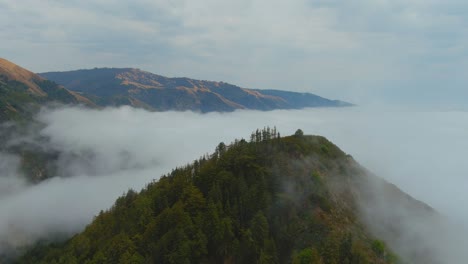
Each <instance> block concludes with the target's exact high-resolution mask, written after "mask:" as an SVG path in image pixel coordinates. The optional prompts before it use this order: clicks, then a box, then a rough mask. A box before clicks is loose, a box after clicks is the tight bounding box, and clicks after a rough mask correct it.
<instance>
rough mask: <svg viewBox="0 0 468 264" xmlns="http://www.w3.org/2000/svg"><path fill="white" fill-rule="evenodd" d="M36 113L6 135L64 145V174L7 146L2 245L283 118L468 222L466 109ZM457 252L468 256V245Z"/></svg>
mask: <svg viewBox="0 0 468 264" xmlns="http://www.w3.org/2000/svg"><path fill="white" fill-rule="evenodd" d="M36 120H37V121H39V122H40V123H42V124H43V126H40V127H36V128H34V129H31V131H30V132H29V133H27V134H26V135H22V136H21V137H11V138H10V139H9V140H8V143H7V144H9V145H13V146H14V145H15V144H20V143H21V142H29V143H30V144H32V145H34V146H36V147H40V148H43V149H51V150H56V151H58V152H60V153H61V154H60V156H59V158H58V160H59V166H58V170H57V175H56V176H55V177H53V178H51V179H49V180H46V181H44V182H41V183H40V184H37V185H33V184H29V183H27V182H26V181H25V177H24V175H21V174H20V173H19V170H18V166H19V164H20V161H19V158H18V157H15V156H13V155H11V154H7V153H0V173H1V175H0V254H1V253H5V251H7V250H9V249H11V248H15V247H21V246H24V245H27V244H28V243H31V242H34V241H38V240H40V239H46V238H48V237H50V235H52V236H59V235H63V234H65V235H71V234H73V233H76V232H79V231H81V230H82V229H83V228H84V227H85V226H86V225H87V224H88V223H89V222H90V221H92V219H93V217H94V216H95V215H96V214H98V213H99V211H100V210H105V209H107V208H109V207H110V206H111V205H112V204H113V201H114V200H115V199H116V198H117V197H118V196H119V195H121V194H123V193H124V192H125V191H127V190H128V189H129V188H132V189H134V190H139V189H141V188H142V187H144V186H145V185H146V184H147V183H148V182H150V181H152V180H157V179H158V178H159V177H160V176H161V175H162V174H164V173H167V172H170V170H171V169H172V168H175V167H176V166H181V165H184V164H187V163H189V162H191V161H192V160H194V159H196V158H198V157H199V156H201V155H203V154H205V153H210V152H212V150H214V148H215V146H216V145H217V144H218V143H219V142H221V141H223V142H225V143H229V142H231V141H233V140H234V139H235V138H246V139H248V138H249V136H250V133H251V132H252V131H254V130H255V129H257V128H262V127H264V126H270V127H272V126H276V127H277V129H278V130H279V131H280V133H281V135H282V136H285V135H289V134H292V133H294V131H295V130H296V129H298V128H301V129H302V130H303V131H304V132H305V133H306V134H316V135H323V136H325V137H327V138H328V139H329V140H331V141H332V142H333V143H335V144H336V145H338V146H339V147H340V148H341V149H342V150H344V151H345V152H346V153H349V154H351V155H352V156H353V157H354V158H355V159H356V160H357V161H358V162H359V163H361V164H362V165H363V166H364V167H366V168H368V169H369V170H370V171H372V172H373V173H375V174H377V175H379V176H380V177H383V178H385V179H386V180H387V181H389V182H391V183H394V184H395V185H396V186H398V187H399V188H401V189H402V190H403V191H405V192H407V193H409V194H410V195H412V196H413V197H415V198H416V199H419V200H421V201H424V202H425V203H427V204H429V205H430V206H432V207H433V208H435V209H436V210H437V211H438V212H440V213H442V214H443V215H444V216H447V218H449V219H450V221H452V223H455V224H454V225H453V228H455V227H456V230H466V228H467V227H466V226H465V225H466V224H465V223H468V211H467V210H466V207H465V205H466V204H467V203H468V193H467V192H466V186H468V177H466V176H467V175H466V174H467V172H468V162H465V158H466V156H467V154H468V153H467V152H468V140H467V138H466V131H468V127H467V126H468V112H427V111H425V112H421V111H411V110H393V109H369V108H360V107H353V108H339V109H335V108H324V109H307V110H288V111H286V110H284V111H283V110H280V111H270V112H258V111H236V112H233V113H209V114H198V113H193V112H163V113H152V112H147V111H145V110H140V109H133V108H130V107H121V108H107V109H103V110H89V109H83V108H59V109H53V110H52V109H44V110H43V111H41V112H40V113H39V114H38V115H37V117H36ZM40 138H42V139H44V138H46V139H47V140H42V139H40ZM463 232H464V231H463ZM463 234H465V233H463ZM466 234H468V233H466ZM433 239H437V238H433ZM454 240H455V238H454ZM457 243H460V241H457ZM455 254H458V255H459V256H460V257H464V258H467V257H468V253H466V252H463V250H460V252H455Z"/></svg>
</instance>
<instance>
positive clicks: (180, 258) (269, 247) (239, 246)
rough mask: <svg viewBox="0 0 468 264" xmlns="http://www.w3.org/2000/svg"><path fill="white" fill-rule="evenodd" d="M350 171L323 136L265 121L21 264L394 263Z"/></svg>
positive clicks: (351, 164)
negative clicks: (285, 132) (366, 219)
mask: <svg viewBox="0 0 468 264" xmlns="http://www.w3.org/2000/svg"><path fill="white" fill-rule="evenodd" d="M355 177H368V176H366V172H365V171H363V170H360V169H359V167H358V166H357V165H356V163H355V161H354V160H353V159H352V158H351V157H350V156H349V155H346V154H345V153H344V152H342V151H341V150H340V149H339V148H338V147H336V146H335V145H334V144H332V143H331V142H330V141H328V140H327V139H325V138H324V137H320V136H304V135H303V133H302V131H300V130H298V131H297V132H296V134H295V135H292V136H288V137H282V138H281V137H279V133H277V132H276V129H269V128H267V129H264V130H261V131H256V132H255V133H253V134H252V136H251V138H250V142H247V141H246V140H236V141H235V142H233V143H232V144H230V145H225V144H224V143H220V144H219V145H218V146H217V147H216V150H215V152H214V153H213V154H211V155H209V156H204V157H202V158H200V159H198V160H196V161H195V162H193V164H190V165H186V166H183V167H180V168H176V169H174V170H173V171H172V172H171V173H170V174H168V175H165V176H163V177H162V178H160V180H158V181H155V182H152V183H149V184H148V185H147V187H146V188H144V189H143V190H142V191H141V192H139V193H137V192H135V191H132V190H130V191H128V192H127V193H126V194H125V195H123V196H122V197H120V198H118V199H117V201H116V202H115V204H114V205H113V207H112V208H111V209H109V210H108V211H105V212H101V213H100V214H99V215H98V216H96V218H95V219H94V221H93V222H92V223H91V224H90V225H89V226H88V227H87V228H86V229H85V230H84V231H83V232H82V233H80V234H77V235H75V236H74V237H72V238H71V239H69V240H68V241H66V242H64V243H55V244H51V245H47V244H42V245H37V246H36V247H34V248H33V249H31V250H30V251H29V252H27V253H26V254H25V255H24V256H23V257H22V258H21V259H19V260H18V263H324V264H332V263H336V264H338V263H339V264H341V263H349V264H351V263H399V262H400V261H399V260H398V258H397V257H396V256H395V255H394V254H393V253H392V252H391V251H390V250H389V249H388V248H387V247H386V246H385V244H384V242H382V241H381V240H378V239H377V238H376V237H373V236H372V235H371V234H370V232H369V231H368V230H367V229H366V226H365V225H364V224H363V223H362V222H361V221H360V218H359V217H358V215H357V211H358V208H357V207H358V204H357V202H356V201H355V200H354V199H353V194H352V191H351V190H350V188H351V187H349V188H348V187H347V186H348V185H349V184H350V182H353V181H354V180H353V178H355ZM338 183H341V184H338ZM337 186H340V187H339V188H338V187H337Z"/></svg>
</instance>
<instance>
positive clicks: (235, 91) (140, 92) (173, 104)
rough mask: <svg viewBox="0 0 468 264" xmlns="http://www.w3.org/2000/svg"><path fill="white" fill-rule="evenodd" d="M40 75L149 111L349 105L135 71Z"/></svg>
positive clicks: (90, 94) (105, 100) (97, 99)
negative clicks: (141, 106)
mask: <svg viewBox="0 0 468 264" xmlns="http://www.w3.org/2000/svg"><path fill="white" fill-rule="evenodd" d="M40 75H41V76H43V77H45V78H47V79H51V80H53V81H55V82H57V83H59V84H61V85H63V86H65V87H67V88H68V89H70V90H73V91H76V92H79V93H82V94H83V95H87V96H88V97H89V98H94V99H95V102H96V103H97V104H98V105H102V106H107V105H109V104H110V105H133V106H135V102H137V103H140V104H142V105H145V106H146V107H149V108H150V109H151V110H163V111H164V110H180V111H185V110H193V111H201V112H212V111H233V110H236V109H254V110H274V109H299V108H305V107H340V106H351V105H352V104H349V103H347V102H343V101H339V100H329V99H326V98H323V97H320V96H317V95H314V94H310V93H296V92H287V91H280V90H260V89H248V88H242V87H239V86H237V85H233V84H229V83H226V82H217V81H206V80H196V79H190V78H186V77H165V76H162V75H158V74H154V73H151V72H147V71H142V70H140V69H135V68H94V69H81V70H75V71H66V72H46V73H40ZM132 100H133V101H132Z"/></svg>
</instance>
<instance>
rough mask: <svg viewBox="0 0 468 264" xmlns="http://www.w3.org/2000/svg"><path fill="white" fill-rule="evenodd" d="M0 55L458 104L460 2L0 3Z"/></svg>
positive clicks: (368, 99) (462, 64) (462, 52)
mask: <svg viewBox="0 0 468 264" xmlns="http://www.w3.org/2000/svg"><path fill="white" fill-rule="evenodd" d="M0 25H2V26H1V27H0V39H1V40H2V41H1V42H0V57H4V58H6V59H8V60H11V61H13V62H15V63H17V64H19V65H21V66H23V67H25V68H28V69H30V70H32V71H34V72H45V71H63V70H73V69H80V68H94V67H135V68H140V69H142V70H147V71H150V72H153V73H157V74H161V75H165V76H170V77H171V76H185V77H191V78H196V79H203V80H216V81H225V82H230V83H233V84H237V85H240V86H242V87H247V88H263V89H282V90H292V91H303V92H312V93H316V94H319V95H321V96H325V97H329V98H333V99H341V100H347V101H350V102H353V103H357V104H361V105H401V106H420V107H425V108H437V109H446V110H447V109H448V110H453V109H465V105H466V102H465V99H464V98H467V96H468V89H465V86H466V84H467V81H468V80H467V79H468V77H467V76H468V75H466V74H464V72H465V69H467V66H468V65H467V64H468V58H467V55H468V48H467V47H468V2H466V1H461V0H445V1H440V0H349V1H348V0H346V1H345V0H341V1H340V0H328V1H327V0H315V1H313V0H312V1H306V0H291V1H280V0H227V1H217V0H203V1H189V0H169V1H166V0H134V1H110V0H79V1H78V0H70V1H59V0H22V1H16V0H0Z"/></svg>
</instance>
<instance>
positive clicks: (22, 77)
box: [0, 58, 46, 96]
mask: <svg viewBox="0 0 468 264" xmlns="http://www.w3.org/2000/svg"><path fill="white" fill-rule="evenodd" d="M0 75H3V76H5V77H6V78H7V80H10V81H18V82H21V83H23V84H25V85H26V86H27V87H28V90H29V91H30V92H31V93H33V94H35V95H39V96H45V95H46V93H45V92H44V91H43V90H42V89H41V88H40V87H39V86H38V85H37V83H36V82H38V81H43V80H44V78H42V77H41V76H39V75H37V74H35V73H33V72H30V71H28V70H26V69H24V68H22V67H20V66H18V65H16V64H14V63H13V62H11V61H9V60H6V59H4V58H0Z"/></svg>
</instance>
